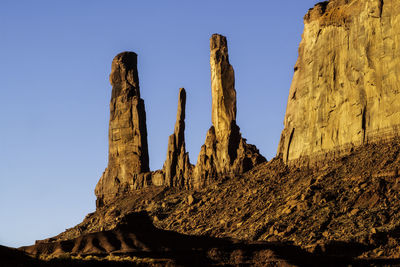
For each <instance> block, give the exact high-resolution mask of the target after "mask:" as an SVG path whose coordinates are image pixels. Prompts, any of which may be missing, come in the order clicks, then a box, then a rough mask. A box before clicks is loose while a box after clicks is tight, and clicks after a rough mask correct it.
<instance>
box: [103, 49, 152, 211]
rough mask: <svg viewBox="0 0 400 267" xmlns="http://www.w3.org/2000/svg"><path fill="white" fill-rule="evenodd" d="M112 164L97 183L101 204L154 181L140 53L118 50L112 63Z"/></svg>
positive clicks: (110, 132) (110, 163) (110, 147)
mask: <svg viewBox="0 0 400 267" xmlns="http://www.w3.org/2000/svg"><path fill="white" fill-rule="evenodd" d="M110 83H111V85H112V95H111V102H110V124H109V133H108V139H109V140H108V142H109V154H108V166H107V168H106V170H105V171H104V173H103V175H102V177H101V178H100V180H99V182H98V183H97V185H96V189H95V194H96V196H97V206H102V205H103V204H104V203H105V202H107V201H109V200H111V199H113V198H114V197H115V196H116V195H118V194H121V193H124V192H126V191H129V190H131V189H136V188H141V187H145V186H146V185H147V184H148V183H150V179H151V175H150V173H149V155H148V145H147V127H146V112H145V106H144V101H143V99H141V98H140V89H139V78H138V71H137V55H136V54H135V53H133V52H123V53H120V54H118V55H117V56H116V57H115V58H114V60H113V62H112V66H111V74H110Z"/></svg>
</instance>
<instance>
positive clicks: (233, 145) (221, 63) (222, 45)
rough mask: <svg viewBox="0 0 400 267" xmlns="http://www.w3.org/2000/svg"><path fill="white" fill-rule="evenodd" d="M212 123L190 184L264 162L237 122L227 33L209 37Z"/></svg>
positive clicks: (208, 180) (199, 184) (204, 182)
mask: <svg viewBox="0 0 400 267" xmlns="http://www.w3.org/2000/svg"><path fill="white" fill-rule="evenodd" d="M210 67H211V94H212V111H211V114H212V115H211V116H212V117H211V120H212V124H213V125H212V126H211V128H210V129H209V130H208V132H207V136H206V141H205V144H204V145H203V146H202V147H201V150H200V154H199V156H198V159H197V164H196V167H195V170H194V176H193V181H192V183H191V186H192V187H194V188H200V187H202V186H205V185H207V184H209V183H210V182H211V181H212V180H216V179H218V178H221V177H223V176H232V175H235V174H240V173H243V172H245V171H248V170H250V169H251V168H253V167H254V166H255V165H257V164H259V163H261V162H264V161H265V158H264V157H263V156H261V155H260V154H259V151H258V149H257V148H256V147H255V146H253V145H248V144H247V143H246V140H245V139H244V138H242V136H241V133H240V128H239V126H237V124H236V90H235V73H234V70H233V67H232V66H231V65H230V63H229V56H228V45H227V40H226V37H224V36H222V35H219V34H213V35H212V37H211V39H210Z"/></svg>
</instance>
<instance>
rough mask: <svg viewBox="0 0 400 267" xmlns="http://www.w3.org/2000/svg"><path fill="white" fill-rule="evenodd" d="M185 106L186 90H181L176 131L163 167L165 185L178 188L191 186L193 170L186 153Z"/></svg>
mask: <svg viewBox="0 0 400 267" xmlns="http://www.w3.org/2000/svg"><path fill="white" fill-rule="evenodd" d="M185 106H186V91H185V89H184V88H180V89H179V99H178V111H177V114H176V123H175V130H174V133H173V134H172V135H170V136H169V139H168V150H167V159H166V160H165V163H164V167H163V173H164V175H165V181H164V184H165V185H167V186H171V187H178V188H183V187H186V188H187V187H188V186H189V178H190V175H191V168H192V165H191V164H190V162H189V154H188V153H186V148H185Z"/></svg>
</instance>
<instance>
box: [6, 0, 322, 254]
mask: <svg viewBox="0 0 400 267" xmlns="http://www.w3.org/2000/svg"><path fill="white" fill-rule="evenodd" d="M315 3H317V1H315V0H302V1H298V0H286V1H265V0H258V1H256V0H254V1H252V0H250V1H241V0H240V1H239V0H238V1H233V0H202V1H188V0H159V1H133V0H129V1H127V0H125V1H124V0H118V1H111V0H110V1H100V0H87V1H81V0H75V1H71V0H69V1H66V0H65V1H54V0H48V1H44V0H37V1H30V0H29V1H28V0H26V1H19V0H2V1H1V2H0V36H1V42H0V99H1V105H0V114H1V115H0V124H1V131H0V140H1V141H0V214H1V215H0V218H1V219H0V244H2V245H7V246H13V247H18V246H22V245H29V244H33V243H34V241H35V240H36V239H44V238H47V237H50V236H54V235H56V234H58V233H60V232H62V231H64V230H65V229H66V228H69V227H72V226H74V225H76V224H77V223H79V222H81V221H82V219H83V218H84V216H85V215H86V214H87V213H89V212H92V211H94V209H95V196H94V187H95V185H96V183H97V181H98V179H99V178H100V176H101V174H102V172H103V171H104V169H105V167H106V165H107V152H108V139H107V138H108V137H107V136H108V119H109V100H110V93H111V86H110V84H109V81H108V75H109V73H110V68H111V61H112V59H113V57H114V56H115V55H116V54H117V53H119V52H122V51H134V52H136V53H137V54H138V55H139V57H138V62H139V63H138V70H139V78H140V89H141V96H142V98H143V99H144V100H145V105H146V112H147V127H148V141H149V150H150V151H149V152H150V167H151V169H152V170H156V169H159V168H161V167H162V164H163V162H164V159H165V156H166V149H167V141H168V136H169V135H170V134H171V133H172V132H173V127H174V123H175V116H176V109H177V97H178V88H179V87H185V88H186V89H187V113H186V114H187V118H186V144H187V150H188V151H189V154H190V160H191V162H192V163H193V164H195V163H196V161H197V156H198V153H199V151H200V147H201V145H202V144H203V143H204V140H205V135H206V132H207V130H208V128H209V127H210V126H211V89H210V69H209V38H210V36H211V34H213V33H220V34H223V35H225V36H227V38H228V46H229V55H230V61H231V64H232V65H233V67H234V69H235V74H236V91H237V102H238V103H237V106H238V118H237V121H238V125H239V126H240V127H241V132H242V134H243V136H244V137H245V138H247V139H248V142H249V143H252V144H255V145H257V147H258V148H259V149H260V151H261V152H262V154H263V155H264V156H266V157H267V158H268V159H271V158H272V157H274V156H275V154H276V150H277V146H278V142H279V137H280V133H281V130H282V128H283V118H284V112H285V108H286V100H287V96H288V92H289V87H290V83H291V79H292V74H293V66H294V64H295V61H296V59H297V49H298V44H299V42H300V40H301V33H302V30H303V16H304V15H305V13H306V12H307V10H308V9H309V8H311V7H312V6H313V5H314V4H315Z"/></svg>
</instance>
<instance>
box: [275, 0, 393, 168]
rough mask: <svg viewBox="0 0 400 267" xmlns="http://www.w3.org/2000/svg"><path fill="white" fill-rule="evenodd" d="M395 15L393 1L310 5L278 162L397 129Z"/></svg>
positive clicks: (313, 156)
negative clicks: (280, 157) (311, 7)
mask: <svg viewBox="0 0 400 267" xmlns="http://www.w3.org/2000/svg"><path fill="white" fill-rule="evenodd" d="M399 19H400V2H399V1H386V0H385V1H383V0H369V1H361V0H352V1H344V0H341V1H339V0H331V1H329V3H328V2H324V3H320V4H317V5H316V6H315V7H314V8H313V9H310V11H309V12H308V13H307V15H306V16H305V18H304V33H303V40H302V41H301V43H300V48H299V57H298V60H297V63H296V65H295V68H294V70H295V72H294V76H293V82H292V85H291V88H290V92H289V98H288V104H287V108H286V115H285V120H284V126H285V127H284V130H283V132H282V136H281V141H280V145H279V148H278V154H280V155H282V158H283V160H284V161H285V162H290V163H297V164H304V163H307V162H309V161H318V160H320V159H323V158H324V157H325V156H329V157H330V156H335V157H336V156H338V155H340V154H342V153H346V152H347V151H349V150H351V149H353V148H354V147H356V146H360V145H362V144H365V143H370V142H376V141H381V140H382V139H388V138H392V137H394V136H396V135H398V129H399V125H400V57H399V56H400V49H399V48H400V37H399V36H400V26H399V24H398V23H397V22H398V21H399ZM322 155H324V156H323V157H321V156H322Z"/></svg>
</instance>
